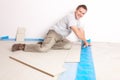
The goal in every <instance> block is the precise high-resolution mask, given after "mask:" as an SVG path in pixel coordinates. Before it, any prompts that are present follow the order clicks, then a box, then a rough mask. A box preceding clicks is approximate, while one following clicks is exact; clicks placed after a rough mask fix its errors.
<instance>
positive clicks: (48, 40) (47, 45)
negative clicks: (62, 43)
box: [24, 30, 62, 52]
mask: <svg viewBox="0 0 120 80" xmlns="http://www.w3.org/2000/svg"><path fill="white" fill-rule="evenodd" d="M60 39H62V36H61V35H59V34H57V33H56V32H55V31H54V30H49V32H48V33H47V35H46V37H45V39H44V41H43V42H42V45H40V44H26V45H25V49H24V51H26V52H46V51H48V50H50V49H51V48H52V46H53V45H54V44H55V43H56V41H58V40H60Z"/></svg>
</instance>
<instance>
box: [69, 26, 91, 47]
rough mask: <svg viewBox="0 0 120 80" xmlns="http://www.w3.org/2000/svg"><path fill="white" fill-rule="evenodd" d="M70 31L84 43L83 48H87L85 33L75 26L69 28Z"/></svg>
mask: <svg viewBox="0 0 120 80" xmlns="http://www.w3.org/2000/svg"><path fill="white" fill-rule="evenodd" d="M71 29H72V31H73V32H74V33H75V34H76V36H77V37H78V38H79V39H81V40H83V41H84V44H85V46H89V45H90V44H89V43H88V42H87V41H86V38H85V32H84V29H83V28H78V27H76V26H72V27H71Z"/></svg>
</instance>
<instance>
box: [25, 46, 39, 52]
mask: <svg viewBox="0 0 120 80" xmlns="http://www.w3.org/2000/svg"><path fill="white" fill-rule="evenodd" d="M40 47H41V45H40V44H25V48H24V51H25V52H41V50H40Z"/></svg>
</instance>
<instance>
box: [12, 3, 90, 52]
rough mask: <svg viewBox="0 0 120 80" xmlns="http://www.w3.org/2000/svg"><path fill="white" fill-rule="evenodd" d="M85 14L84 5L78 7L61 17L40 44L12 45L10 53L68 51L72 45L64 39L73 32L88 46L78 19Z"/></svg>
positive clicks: (85, 8)
mask: <svg viewBox="0 0 120 80" xmlns="http://www.w3.org/2000/svg"><path fill="white" fill-rule="evenodd" d="M86 12H87V7H86V5H79V6H78V7H77V8H76V10H75V11H74V12H72V13H70V14H68V15H67V16H65V17H63V18H62V19H61V20H60V21H58V22H57V23H56V24H55V25H53V26H52V28H51V29H50V30H49V31H48V33H47V35H46V37H45V39H44V41H43V42H42V43H40V44H14V45H13V46H12V51H17V50H23V51H27V52H46V51H48V50H50V49H51V48H52V49H66V50H69V49H71V47H72V44H71V42H70V41H69V40H67V39H66V37H67V36H68V35H69V34H70V33H71V31H73V32H74V33H75V35H76V36H77V37H78V38H79V39H81V40H82V41H83V42H84V46H86V47H87V46H90V44H89V43H88V42H87V41H86V38H85V33H84V30H83V29H82V27H81V26H80V21H79V20H80V18H82V17H83V16H84V15H85V13H86Z"/></svg>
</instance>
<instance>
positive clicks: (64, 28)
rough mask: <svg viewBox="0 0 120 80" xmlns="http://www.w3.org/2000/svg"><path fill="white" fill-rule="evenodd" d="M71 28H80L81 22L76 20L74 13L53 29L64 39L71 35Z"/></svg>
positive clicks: (60, 21)
mask: <svg viewBox="0 0 120 80" xmlns="http://www.w3.org/2000/svg"><path fill="white" fill-rule="evenodd" d="M71 26H76V27H80V21H79V20H77V19H76V18H75V13H74V12H71V13H69V14H68V15H67V16H65V17H63V18H62V19H61V20H59V21H58V22H57V23H56V24H55V25H54V26H53V27H52V29H53V30H55V31H56V32H57V33H58V34H60V35H62V36H63V37H67V36H68V35H69V34H70V33H71V29H70V27H71Z"/></svg>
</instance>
